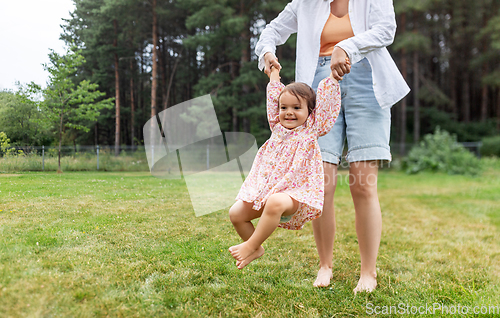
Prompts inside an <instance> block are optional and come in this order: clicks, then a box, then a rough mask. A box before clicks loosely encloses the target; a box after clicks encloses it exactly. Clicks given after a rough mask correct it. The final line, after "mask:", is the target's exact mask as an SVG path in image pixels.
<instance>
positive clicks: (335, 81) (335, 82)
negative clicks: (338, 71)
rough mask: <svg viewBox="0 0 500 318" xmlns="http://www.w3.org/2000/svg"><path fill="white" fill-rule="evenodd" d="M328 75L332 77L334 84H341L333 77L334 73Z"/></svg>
mask: <svg viewBox="0 0 500 318" xmlns="http://www.w3.org/2000/svg"><path fill="white" fill-rule="evenodd" d="M328 77H330V79H331V80H332V81H333V83H334V84H337V85H338V84H339V82H338V81H337V80H336V79H335V78H334V77H333V73H330V76H328Z"/></svg>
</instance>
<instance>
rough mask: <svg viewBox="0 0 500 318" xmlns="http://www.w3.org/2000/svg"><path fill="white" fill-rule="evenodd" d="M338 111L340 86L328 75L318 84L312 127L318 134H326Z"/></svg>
mask: <svg viewBox="0 0 500 318" xmlns="http://www.w3.org/2000/svg"><path fill="white" fill-rule="evenodd" d="M339 112H340V88H339V84H338V83H334V82H333V80H332V79H331V78H330V77H327V78H325V79H323V80H322V81H321V82H320V83H319V85H318V91H317V93H316V107H315V108H314V112H313V113H312V114H311V116H313V120H314V121H313V123H312V128H314V129H315V130H316V131H317V132H318V135H319V136H323V135H326V134H327V133H328V132H329V131H330V129H332V127H333V124H335V121H336V120H337V117H338V116H339Z"/></svg>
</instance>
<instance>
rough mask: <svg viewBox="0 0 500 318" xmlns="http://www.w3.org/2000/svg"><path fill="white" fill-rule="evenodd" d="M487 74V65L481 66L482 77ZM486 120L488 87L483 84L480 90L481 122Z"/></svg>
mask: <svg viewBox="0 0 500 318" xmlns="http://www.w3.org/2000/svg"><path fill="white" fill-rule="evenodd" d="M486 74H488V63H484V65H483V76H486ZM487 118H488V86H487V85H485V84H483V87H482V88H481V122H483V123H484V122H485V121H486V119H487Z"/></svg>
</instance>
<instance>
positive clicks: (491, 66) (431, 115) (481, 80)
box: [0, 0, 500, 154]
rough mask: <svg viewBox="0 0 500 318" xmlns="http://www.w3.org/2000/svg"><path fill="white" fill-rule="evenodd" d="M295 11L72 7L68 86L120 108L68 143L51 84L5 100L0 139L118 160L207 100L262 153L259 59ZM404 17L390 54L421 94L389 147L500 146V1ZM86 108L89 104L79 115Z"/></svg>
mask: <svg viewBox="0 0 500 318" xmlns="http://www.w3.org/2000/svg"><path fill="white" fill-rule="evenodd" d="M287 3H288V1H286V0H267V1H265V0H204V1H201V0H182V1H179V0H168V1H164V0H144V1H140V0H74V4H75V10H74V11H73V12H72V13H71V18H70V19H67V20H64V22H63V24H62V25H61V27H62V33H61V39H63V40H64V41H65V42H66V44H67V46H68V48H71V49H68V52H67V54H66V57H68V58H69V59H68V61H70V62H71V63H72V64H71V63H70V62H68V63H69V64H71V65H72V67H74V70H75V71H74V72H73V73H71V75H69V76H68V78H69V80H71V81H72V83H73V86H74V87H76V86H78V85H81V84H82V82H83V83H87V84H88V83H94V84H97V85H98V90H99V91H101V92H103V93H104V94H101V95H102V97H100V99H96V103H97V101H98V100H100V101H101V104H103V103H104V104H106V103H108V104H109V103H111V102H112V103H113V104H112V105H111V104H110V105H108V106H109V107H101V108H99V107H98V108H95V109H94V111H95V110H96V109H97V114H98V115H97V116H75V117H74V118H73V119H72V121H69V122H67V123H66V124H64V125H63V128H62V132H61V135H60V138H59V128H60V126H61V123H62V119H61V120H60V121H59V120H55V118H56V119H57V116H53V115H50V114H49V112H48V109H49V108H47V107H42V105H45V106H47V105H50V104H51V103H53V96H54V95H53V94H52V95H51V94H50V92H52V93H54V91H55V90H56V89H57V84H56V83H54V82H50V81H49V83H48V86H47V89H45V90H41V89H40V88H39V87H38V86H37V85H28V84H25V85H23V86H21V87H19V89H18V90H17V91H3V92H0V131H3V132H5V133H6V135H7V136H8V137H9V138H10V141H11V144H12V145H17V146H40V145H56V144H57V143H58V142H59V139H61V142H62V144H63V145H76V144H79V145H115V149H116V154H118V152H119V149H120V148H119V146H121V145H140V144H143V132H142V126H143V125H144V123H145V122H146V121H147V120H149V119H150V118H151V117H152V116H154V115H155V114H157V113H158V112H160V111H162V110H164V109H166V108H168V107H170V106H173V105H176V104H178V103H181V102H184V101H187V100H189V99H192V98H195V97H197V96H201V95H204V94H208V93H209V94H211V96H212V100H213V103H214V106H215V109H216V113H217V116H218V120H219V124H220V126H221V130H222V131H244V132H248V133H251V134H253V135H254V136H255V137H256V139H257V142H258V144H259V145H261V144H262V143H263V142H264V141H265V140H266V139H267V138H268V137H269V135H270V131H269V128H268V124H267V119H266V111H265V87H266V85H267V82H268V78H267V76H266V75H265V74H264V73H262V72H261V71H259V70H258V68H257V57H256V56H255V53H254V47H255V44H256V42H257V40H258V37H259V35H260V33H261V31H262V30H263V28H264V27H265V25H266V24H267V23H268V22H270V21H271V20H272V19H274V18H275V17H276V16H277V15H278V14H279V12H280V11H281V10H283V8H284V7H285V5H286V4H287ZM394 6H395V10H396V17H397V23H398V29H397V34H396V38H395V41H394V44H393V45H391V46H390V47H389V51H390V53H391V55H392V56H393V58H394V59H395V60H396V63H397V64H398V67H399V69H400V70H401V72H402V73H403V76H404V77H405V78H406V81H407V82H408V84H409V85H410V87H411V88H412V91H411V93H410V94H409V95H408V96H407V97H406V98H405V99H403V100H402V101H401V102H399V103H398V104H397V105H396V106H394V107H393V108H392V118H393V120H392V125H393V127H392V128H393V129H392V136H391V140H392V141H393V142H397V143H400V144H401V149H400V151H402V152H403V153H404V152H405V149H404V145H405V143H415V142H417V141H418V140H419V139H420V138H421V136H423V135H424V134H426V133H431V132H433V131H434V129H435V127H436V126H440V127H441V128H442V129H444V130H447V131H449V132H451V133H454V134H456V135H457V137H458V141H461V142H467V141H480V140H481V139H483V138H485V137H488V136H495V135H498V134H499V132H500V1H499V0H477V1H465V0H456V1H451V0H411V1H409V0H395V1H394ZM295 42H296V37H295V35H292V36H291V37H290V38H289V40H288V41H287V42H286V44H284V45H282V46H279V47H278V49H277V53H276V54H277V57H278V58H279V61H280V63H281V65H282V66H283V71H282V74H281V75H282V81H283V82H285V83H288V82H291V81H293V80H294V70H295ZM80 56H81V57H83V58H81V57H80ZM49 58H50V61H51V62H50V63H49V65H48V66H50V67H56V68H57V67H58V66H61V64H64V63H63V62H62V61H63V59H64V56H63V57H61V56H58V55H57V54H52V55H50V56H49ZM71 59H73V60H71ZM75 59H76V60H78V61H80V62H81V63H80V62H79V63H76V64H75V63H74V61H75ZM59 75H60V74H59ZM70 86H71V85H70ZM78 87H80V86H78ZM94 95H95V94H94ZM97 95H99V94H97ZM97 95H96V96H97ZM51 96H52V97H51ZM110 98H111V99H110ZM79 103H80V104H81V103H85V101H84V99H80V100H78V99H77V100H73V102H71V103H70V105H69V107H70V108H71V107H74V108H75V109H78V107H79ZM86 103H87V104H89V103H90V104H91V103H94V101H91V102H89V101H88V100H87V101H86ZM79 113H81V112H80V111H78V110H77V111H76V114H79ZM61 118H62V117H61Z"/></svg>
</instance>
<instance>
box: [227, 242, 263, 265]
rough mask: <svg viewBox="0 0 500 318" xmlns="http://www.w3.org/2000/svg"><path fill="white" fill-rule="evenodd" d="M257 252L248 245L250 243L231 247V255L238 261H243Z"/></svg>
mask: <svg viewBox="0 0 500 318" xmlns="http://www.w3.org/2000/svg"><path fill="white" fill-rule="evenodd" d="M256 250H257V249H252V247H250V246H249V245H248V242H243V243H241V244H238V245H234V246H231V247H230V248H229V253H231V255H232V256H233V257H234V258H235V259H236V260H237V261H243V260H244V259H245V258H247V257H249V256H250V255H252V254H253V252H255V251H256Z"/></svg>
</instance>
